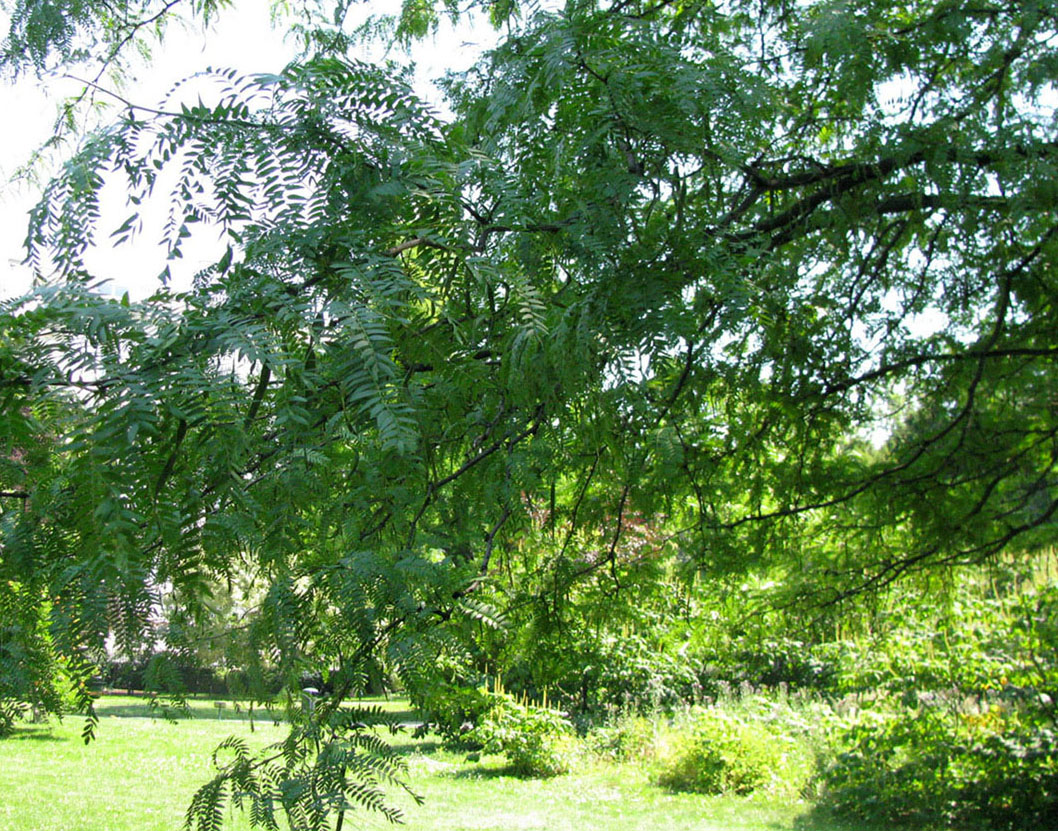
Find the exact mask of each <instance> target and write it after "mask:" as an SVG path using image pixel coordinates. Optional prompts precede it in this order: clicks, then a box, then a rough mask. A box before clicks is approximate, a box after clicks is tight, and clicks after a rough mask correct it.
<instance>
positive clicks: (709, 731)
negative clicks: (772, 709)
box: [658, 707, 812, 795]
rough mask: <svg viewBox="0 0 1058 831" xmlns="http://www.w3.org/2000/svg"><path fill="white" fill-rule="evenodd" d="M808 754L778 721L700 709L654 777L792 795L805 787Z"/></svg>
mask: <svg viewBox="0 0 1058 831" xmlns="http://www.w3.org/2000/svg"><path fill="white" fill-rule="evenodd" d="M811 769H812V764H811V754H810V753H809V752H808V750H807V748H806V747H805V746H804V744H803V742H801V741H800V740H799V738H798V737H796V736H793V735H790V734H788V733H786V732H784V731H782V730H781V729H779V728H778V726H777V725H774V724H768V723H766V722H764V721H763V720H757V719H755V718H754V719H750V718H746V717H745V716H743V715H740V714H738V713H735V712H733V711H729V710H724V709H721V708H716V707H713V708H710V709H707V710H699V711H697V712H696V713H695V715H694V718H693V722H692V724H691V729H689V730H688V731H685V732H681V733H677V734H676V737H675V747H674V748H672V749H671V750H670V751H669V752H668V753H667V754H666V758H665V759H664V760H663V761H662V763H661V769H660V772H659V775H658V783H659V784H660V785H662V786H664V787H668V788H671V789H673V790H677V791H692V792H694V793H703V794H738V795H745V794H750V793H753V792H755V791H760V790H766V791H768V792H771V793H776V794H779V793H782V794H786V795H795V794H798V793H800V791H801V790H802V789H803V788H804V787H805V785H806V784H807V782H808V779H809V776H810V772H811Z"/></svg>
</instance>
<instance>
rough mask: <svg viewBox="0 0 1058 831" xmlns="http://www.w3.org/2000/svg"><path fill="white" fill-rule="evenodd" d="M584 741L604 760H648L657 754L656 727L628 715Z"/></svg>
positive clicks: (648, 720)
mask: <svg viewBox="0 0 1058 831" xmlns="http://www.w3.org/2000/svg"><path fill="white" fill-rule="evenodd" d="M585 740H586V742H587V743H588V746H589V749H590V750H591V751H592V752H593V753H595V754H596V755H597V756H600V757H602V758H605V759H610V760H612V761H618V762H624V761H628V760H630V759H640V760H641V759H647V758H651V757H653V756H654V754H655V752H656V745H657V727H656V726H655V722H654V721H652V720H651V719H649V718H647V717H645V716H640V715H634V714H629V715H624V716H621V717H620V718H618V719H617V720H616V721H614V723H612V724H609V725H606V726H604V727H597V728H595V729H593V730H591V731H590V732H589V733H588V734H587V736H586V737H585Z"/></svg>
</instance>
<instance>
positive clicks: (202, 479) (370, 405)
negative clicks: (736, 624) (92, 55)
mask: <svg viewBox="0 0 1058 831" xmlns="http://www.w3.org/2000/svg"><path fill="white" fill-rule="evenodd" d="M90 5H91V4H86V5H85V8H88V7H89V6H90ZM127 5H129V6H130V8H131V7H132V5H133V4H127ZM426 5H427V4H421V3H408V4H407V8H406V12H405V16H404V18H403V19H402V21H401V25H402V26H403V28H401V29H399V30H398V31H400V32H404V33H410V34H411V35H414V34H421V33H422V32H424V31H426V30H427V29H428V28H429V25H430V22H431V21H432V20H434V19H436V17H435V16H436V12H434V11H433V10H432V9H428V8H426ZM38 6H40V7H41V8H44V7H47V8H49V9H59V8H60V6H59V5H53V4H19V5H18V9H20V10H22V11H25V10H27V9H30V8H33V9H36V8H37V7H38ZM78 8H81V6H80V5H79V6H78ZM93 8H94V6H93ZM209 8H210V7H207V6H202V8H201V9H198V8H197V7H196V11H199V12H201V13H206V12H207V11H209ZM153 9H154V7H153V6H151V5H150V4H144V5H143V9H141V10H140V11H139V12H138V13H140V14H141V15H149V14H151V13H152V12H153ZM489 9H490V10H491V12H492V14H493V17H494V19H495V20H496V21H497V22H504V21H505V22H506V25H507V27H508V34H507V36H506V37H505V38H504V39H503V41H502V42H501V44H500V45H499V46H498V47H497V48H496V49H495V50H493V51H491V52H490V53H488V54H487V55H485V56H484V57H483V58H482V59H481V61H480V62H479V63H478V64H477V65H476V66H475V67H474V68H473V69H471V70H470V71H469V72H467V73H464V74H462V75H458V76H453V77H450V78H448V79H447V80H446V82H445V91H446V93H447V95H448V105H449V107H450V108H451V112H452V115H451V116H450V117H441V116H439V115H437V114H436V112H435V111H434V109H433V107H432V106H431V105H430V104H428V103H425V102H423V101H421V100H419V99H418V98H417V97H416V96H415V95H414V94H413V92H412V91H411V89H410V87H409V86H408V84H407V83H406V81H405V80H403V79H402V76H401V74H400V73H399V72H397V71H395V70H393V69H391V68H389V67H386V66H377V65H368V64H365V63H362V62H359V61H357V60H356V59H355V58H354V57H352V55H353V54H355V53H354V52H352V51H346V47H347V46H348V45H349V41H348V39H346V38H343V37H339V36H338V35H339V34H340V33H339V32H336V31H332V32H331V33H330V34H331V36H329V37H328V36H324V35H326V34H327V33H326V31H325V30H323V29H321V30H319V31H318V34H319V35H320V36H319V37H316V38H315V39H314V40H313V42H314V43H315V44H316V45H317V48H316V50H315V51H314V52H312V53H311V54H308V55H306V57H305V58H304V59H303V60H300V61H298V62H296V63H294V64H292V65H291V66H289V67H287V68H286V69H284V70H283V71H281V72H280V73H278V74H274V75H262V76H251V77H242V76H239V75H238V74H236V73H234V72H227V71H217V72H216V73H215V75H214V80H215V81H216V85H217V90H218V92H217V95H216V99H215V100H214V101H212V102H211V103H208V104H204V103H198V104H196V105H187V106H184V107H183V108H181V109H176V110H174V111H171V112H169V111H164V110H163V111H160V110H157V109H153V108H146V107H144V108H140V107H135V106H133V107H129V108H128V109H126V110H125V111H124V112H123V113H121V114H120V115H118V116H117V117H116V119H115V121H114V122H113V124H112V125H111V126H110V127H109V128H107V129H105V130H101V131H99V132H97V133H95V134H93V135H91V136H89V137H87V138H86V139H85V141H84V143H83V146H82V148H81V149H80V151H79V152H78V153H77V155H76V156H74V157H73V158H72V159H71V160H70V161H69V162H68V163H67V164H66V166H65V167H64V169H63V170H62V172H61V173H60V175H58V176H57V177H56V178H55V180H54V181H53V182H52V183H51V184H50V185H49V187H48V189H47V191H46V192H45V194H44V198H43V199H42V201H41V203H40V205H39V206H38V207H37V209H36V210H35V211H34V213H33V215H32V218H31V226H30V235H29V262H30V263H31V264H32V265H33V267H34V268H36V269H37V270H38V273H39V274H40V275H41V278H40V285H39V288H37V289H36V290H34V291H33V292H31V293H30V294H29V295H27V296H26V297H24V298H20V299H18V300H14V301H8V302H5V303H4V304H3V306H2V307H0V317H2V320H0V332H3V335H2V338H3V340H2V342H0V395H2V398H0V401H2V407H0V437H2V441H3V442H4V449H3V454H2V455H3V463H2V467H0V476H2V477H3V478H2V479H0V484H2V487H3V499H2V510H3V515H2V533H3V537H2V542H0V545H2V548H0V593H3V592H8V593H11V592H13V594H12V595H11V596H12V598H13V599H12V600H11V602H17V603H21V604H22V606H20V608H22V607H24V606H26V603H27V602H28V603H29V607H28V608H29V609H30V610H31V611H33V614H32V615H30V617H31V618H32V617H33V615H36V616H38V617H39V616H40V615H44V616H45V617H46V618H47V620H48V621H50V628H48V627H45V628H46V629H47V631H48V635H47V638H46V641H47V642H46V643H41V642H40V637H38V635H39V633H40V632H41V631H42V629H41V627H40V626H37V627H36V628H33V627H27V626H22V627H21V628H17V627H16V628H17V632H16V631H15V630H12V632H13V633H14V634H11V635H8V634H4V635H2V638H4V640H0V662H3V661H6V662H7V663H6V664H0V666H4V667H5V668H6V667H8V666H13V665H15V664H16V663H17V661H15V660H14V659H12V658H10V657H7V656H10V655H13V654H14V652H13V651H12V649H13V647H12V646H9V645H7V644H14V643H15V642H16V641H18V643H23V642H25V643H30V642H33V643H37V645H38V646H41V648H44V647H46V650H49V651H50V652H49V654H54V655H55V656H56V657H61V658H63V660H64V661H65V662H66V665H67V666H70V667H73V666H78V667H90V664H91V659H92V656H93V654H95V653H94V650H98V649H100V648H101V646H102V640H103V637H104V635H105V633H106V632H107V631H115V632H119V633H121V639H122V642H123V643H126V644H128V645H129V646H130V647H131V646H132V645H134V644H136V643H138V642H140V641H142V640H143V638H144V637H145V633H146V632H147V631H148V630H149V628H150V618H151V613H152V609H155V608H156V607H157V605H158V597H159V594H160V593H162V592H176V593H178V595H179V597H180V598H182V602H183V603H185V604H187V606H188V608H193V607H194V606H195V604H200V603H204V602H205V601H207V600H208V587H209V585H210V582H211V581H215V580H218V579H227V578H230V577H232V576H233V575H236V574H240V575H245V574H252V575H253V576H254V578H255V579H256V580H257V581H259V584H260V585H262V586H263V600H262V601H261V602H260V604H259V605H257V606H256V607H255V608H254V609H252V610H251V614H250V615H249V620H250V622H251V625H252V627H253V628H252V642H253V643H254V645H255V648H256V649H257V650H258V652H259V654H260V655H261V656H263V657H264V659H266V660H269V661H273V662H275V663H276V664H278V665H279V666H281V667H282V668H283V669H284V671H286V672H288V673H290V674H291V677H293V675H294V674H296V673H297V672H299V671H301V670H302V669H304V668H306V667H322V668H325V669H327V670H329V671H330V670H333V671H334V673H335V677H336V679H337V683H336V684H335V688H336V691H337V693H336V694H338V695H340V694H342V693H345V692H348V691H349V690H351V689H353V688H355V686H356V684H357V683H358V679H359V678H360V675H361V673H362V669H363V662H364V660H365V659H366V658H367V656H368V655H369V654H371V653H374V652H379V651H381V652H383V653H385V655H386V656H387V661H388V663H389V665H391V666H394V667H396V668H398V669H399V671H400V672H402V673H404V675H405V677H406V679H407V680H408V681H409V683H414V679H415V676H416V674H417V673H423V672H426V671H428V669H429V668H430V667H433V666H435V665H436V661H437V656H438V655H439V654H442V653H444V651H445V650H452V649H458V638H453V637H452V636H455V635H458V632H459V629H460V627H461V626H463V625H464V623H465V621H466V620H467V619H468V618H469V619H479V620H485V621H491V620H492V619H493V618H494V616H495V613H496V611H497V609H495V608H493V607H492V606H490V604H488V603H486V602H484V598H486V597H488V596H489V595H488V588H489V585H490V580H491V578H492V575H493V574H494V573H495V572H496V570H497V569H503V568H509V567H510V565H511V562H512V561H517V558H518V557H520V556H521V554H520V553H519V552H520V550H521V548H520V546H521V545H522V543H523V542H524V541H525V540H526V539H527V538H528V535H529V533H530V532H531V533H532V534H533V535H535V536H533V539H540V538H541V535H542V536H543V537H546V538H547V540H546V544H545V542H541V543H540V545H541V548H540V551H546V552H547V555H546V556H541V557H539V558H538V560H537V561H536V564H535V566H534V568H535V569H537V573H538V574H547V575H550V578H549V579H550V583H549V585H551V586H552V588H553V591H554V594H555V597H556V598H557V597H559V596H560V595H561V593H562V591H564V590H565V587H568V586H569V585H570V584H572V583H573V582H574V581H577V580H581V581H597V582H598V583H599V584H600V586H602V587H603V588H604V589H605V590H606V591H613V592H620V591H621V589H622V586H623V582H622V581H623V580H624V579H626V576H627V568H626V566H627V563H626V562H623V561H622V556H623V555H622V552H625V551H626V550H627V548H628V545H629V538H630V537H632V536H636V535H638V534H639V530H640V529H641V526H642V523H643V522H644V518H647V520H646V521H647V523H648V524H649V525H651V526H652V527H653V528H655V529H661V532H660V533H656V532H652V533H651V535H650V537H651V539H652V540H654V543H652V544H655V543H656V544H657V545H659V546H662V545H664V546H668V547H669V548H670V549H672V550H676V551H678V553H679V557H680V558H681V559H682V561H683V562H685V563H687V564H688V566H689V567H690V568H693V569H695V570H698V571H699V572H701V573H703V574H705V575H713V574H727V573H731V572H739V571H746V570H752V569H755V568H760V567H763V566H769V567H774V568H780V569H782V570H784V571H785V573H786V576H787V579H786V581H785V585H786V586H787V591H788V592H789V594H790V599H791V601H796V602H824V601H828V600H833V599H834V598H835V597H839V596H841V595H842V594H844V593H848V592H857V591H862V590H864V589H869V588H872V587H876V586H879V585H884V584H886V583H887V582H889V581H892V580H894V579H896V578H897V577H899V576H900V575H901V574H904V573H906V572H908V571H910V570H916V569H920V568H925V567H929V566H931V565H935V564H938V563H946V562H947V563H950V562H972V561H980V560H982V559H985V558H987V557H989V556H991V555H994V554H995V553H997V552H1000V551H1004V550H1024V549H1031V548H1033V547H1035V546H1040V545H1044V544H1049V543H1053V541H1054V538H1055V519H1054V515H1055V510H1056V508H1058V500H1056V496H1058V493H1056V479H1055V474H1056V459H1058V439H1056V432H1058V411H1056V409H1055V390H1056V389H1058V378H1056V365H1055V359H1056V357H1058V341H1056V337H1058V335H1056V333H1058V320H1056V316H1058V310H1056V308H1055V298H1056V296H1058V274H1056V271H1055V265H1056V262H1055V258H1056V256H1058V243H1056V241H1055V231H1056V228H1058V224H1056V223H1058V216H1056V206H1058V200H1056V197H1055V195H1056V190H1055V189H1056V184H1055V183H1056V182H1058V176H1056V170H1055V164H1056V160H1058V145H1056V143H1055V140H1056V127H1055V119H1054V101H1055V86H1054V85H1055V78H1056V74H1058V60H1056V58H1058V55H1056V52H1055V37H1056V36H1058V31H1056V23H1058V16H1056V12H1058V7H1056V6H1055V4H1054V3H1053V2H1049V0H1031V1H1030V0H1025V2H1014V3H1011V2H1003V3H994V4H992V3H984V4H976V5H972V6H967V5H966V4H961V3H951V2H946V0H923V1H922V2H907V3H892V2H888V0H886V2H881V0H878V1H877V2H872V1H871V0H857V2H831V1H830V0H819V2H810V3H802V4H789V3H786V2H772V0H765V2H759V0H756V1H755V2H753V3H748V2H741V0H730V2H724V3H711V2H665V0H655V2H629V0H623V1H621V2H588V1H587V0H570V2H568V3H567V4H566V5H565V7H564V8H563V9H562V10H560V11H555V12H545V11H540V10H537V9H536V8H535V6H534V4H532V3H526V4H524V5H523V6H522V7H521V8H520V9H518V8H515V7H514V6H510V7H508V4H498V3H497V4H490V5H489ZM159 11H160V9H159ZM339 11H340V10H339ZM519 14H520V16H519ZM29 19H30V18H27V17H25V15H22V16H20V14H19V13H16V15H15V17H14V18H13V20H14V24H13V27H14V28H13V29H12V34H11V36H10V38H9V41H8V44H9V50H8V60H9V62H10V61H11V60H15V59H17V58H18V57H19V56H18V54H17V52H16V51H13V50H14V46H12V45H17V44H18V42H19V41H18V40H17V37H20V36H21V35H20V33H22V32H27V31H29V30H28V29H26V28H25V27H26V25H27V24H26V20H29ZM335 19H338V20H341V14H338V15H337V16H336V18H335ZM85 20H88V18H87V17H84V18H83V19H82V18H79V17H77V16H76V15H72V16H67V17H65V18H64V25H68V26H71V27H74V29H71V31H73V30H75V29H76V30H77V31H94V30H93V29H92V28H91V26H90V27H89V30H84V29H83V27H82V29H77V27H78V26H80V25H81V24H82V23H83V22H84V21H85ZM92 20H93V21H94V20H95V18H93V19H92ZM20 26H21V27H23V28H21V29H20V28H19V27H20ZM92 26H95V23H94V22H93V23H92ZM63 31H65V30H63ZM106 31H110V30H106ZM113 31H114V32H118V31H123V30H120V29H115V30H113ZM34 37H44V38H45V39H44V40H41V41H39V43H38V45H37V46H35V47H34V49H35V50H36V51H32V50H31V51H30V52H28V53H26V54H27V55H28V56H29V57H30V59H31V60H32V61H34V62H36V63H38V64H41V62H42V61H44V57H40V58H38V57H34V56H37V55H39V56H47V55H48V54H58V56H59V57H60V58H62V59H66V58H67V57H68V55H69V53H68V52H67V51H64V50H65V49H66V44H67V43H68V42H72V41H71V40H70V37H72V35H70V36H67V35H65V34H64V35H62V36H59V35H54V36H53V35H50V34H47V33H46V36H40V35H35V36H34ZM47 38H51V40H48V39H47ZM111 39H112V40H113V36H112V38H111ZM108 42H110V41H108ZM118 42H120V41H118ZM49 50H57V52H49ZM114 181H120V182H121V183H122V186H123V187H124V188H126V190H127V193H128V194H129V202H130V206H131V207H130V211H131V212H132V216H130V217H129V218H128V219H127V220H126V221H124V222H122V219H123V217H121V216H118V217H112V216H107V215H103V214H102V212H101V208H100V204H101V203H100V191H101V189H102V187H103V185H104V183H105V182H114ZM161 190H165V191H167V192H166V193H160V192H156V191H161ZM166 198H170V204H171V212H170V222H169V224H168V226H167V229H166V233H167V241H166V244H167V245H168V249H169V252H170V256H171V257H174V258H175V257H179V256H180V253H181V246H182V244H183V242H184V241H185V240H186V239H187V238H188V236H189V235H191V234H192V233H195V232H196V229H200V228H211V229H213V232H214V233H216V232H218V231H219V232H220V233H221V234H223V235H224V236H225V237H226V240H227V244H228V247H227V251H226V253H225V254H224V256H223V257H222V258H221V259H220V260H219V261H218V262H217V263H216V264H215V265H214V266H213V267H211V268H208V269H206V270H205V271H203V272H202V273H200V274H199V275H198V276H197V278H196V280H195V283H194V286H193V288H192V289H191V290H189V291H186V292H176V291H174V290H172V289H170V288H169V287H168V286H167V285H166V284H164V283H163V285H162V287H161V288H160V289H159V291H158V292H157V293H156V294H155V295H154V296H152V297H151V298H149V299H148V300H146V301H144V302H142V303H129V302H114V301H110V300H104V299H100V298H99V297H97V296H96V295H94V294H93V293H92V291H91V286H92V285H93V283H94V282H95V281H97V280H98V279H100V278H105V277H106V275H105V274H98V273H92V272H91V271H90V270H89V269H88V268H87V266H86V265H85V262H84V255H85V252H86V250H87V249H88V247H89V246H90V245H91V244H92V241H93V239H94V236H95V235H96V234H97V233H106V234H109V233H111V232H113V233H115V234H116V235H117V236H118V237H119V238H122V237H125V236H127V235H128V234H129V233H131V231H132V229H134V228H135V226H136V222H137V214H138V212H139V210H140V207H141V206H142V205H143V204H144V203H145V202H147V201H148V200H152V199H166ZM46 274H52V275H53V276H51V277H47V278H45V277H44V275H46ZM12 587H13V588H12ZM5 598H7V594H0V603H3V602H7V601H6V599H5ZM26 598H29V600H28V601H27V600H26ZM556 602H557V601H556ZM20 619H21V618H18V620H20ZM3 631H4V632H6V631H7V630H3ZM34 633H37V635H35V634H34ZM34 638H37V640H34ZM176 646H178V644H174V647H176ZM5 650H6V651H5ZM5 671H6V670H5ZM87 671H88V670H87V669H84V670H81V675H82V676H83V674H84V672H87ZM4 677H6V676H4ZM78 677H81V676H78ZM343 770H344V768H343ZM247 787H249V786H248V785H247ZM200 807H201V806H200ZM325 814H326V812H325ZM325 819H326V815H324V818H323V819H321V820H320V821H321V822H323V821H325Z"/></svg>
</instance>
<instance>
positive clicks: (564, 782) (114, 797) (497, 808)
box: [0, 696, 838, 831]
mask: <svg viewBox="0 0 1058 831" xmlns="http://www.w3.org/2000/svg"><path fill="white" fill-rule="evenodd" d="M371 703H373V704H374V703H380V704H382V706H384V707H385V709H387V710H388V711H390V712H395V713H398V714H400V715H404V709H405V707H406V705H405V704H404V703H403V702H399V701H391V702H377V701H372V702H371ZM225 704H226V706H225V707H224V708H221V709H218V708H217V707H216V706H215V702H213V701H210V700H194V701H192V702H191V714H190V715H191V717H190V718H186V719H183V720H180V721H179V722H177V723H175V724H174V723H170V722H167V721H166V720H164V719H162V718H161V717H159V716H158V714H157V713H156V712H154V711H152V710H151V708H150V707H149V706H148V705H147V704H146V703H145V701H144V700H143V699H139V698H133V697H123V696H122V697H111V696H108V697H105V698H103V699H102V700H101V701H100V702H99V706H98V709H99V713H100V717H101V718H100V724H99V730H98V739H97V740H96V741H95V742H93V743H92V744H90V745H88V746H85V745H84V744H83V742H82V741H81V739H80V731H81V727H82V720H81V719H79V718H68V719H66V720H65V721H64V722H63V723H62V724H51V725H23V726H20V727H19V728H18V730H17V731H16V733H15V734H14V736H12V737H11V738H10V739H7V740H4V741H0V831H38V829H40V831H44V829H47V830H48V831H52V829H67V830H68V831H177V829H179V828H180V827H181V826H182V823H183V817H184V812H185V810H186V808H187V805H188V803H189V801H190V799H191V795H192V794H193V793H194V791H195V790H196V789H197V788H198V787H199V786H200V785H201V784H203V783H204V782H205V781H206V780H207V778H208V777H209V775H210V771H211V760H210V754H211V753H212V751H213V748H214V747H215V746H216V745H217V744H218V743H219V742H220V741H221V740H222V739H224V738H225V737H226V736H228V735H231V734H233V733H234V734H237V735H239V736H242V737H244V738H246V739H247V740H248V741H250V742H251V743H253V744H254V745H259V746H260V745H265V744H267V743H269V742H272V741H275V740H277V739H279V738H281V737H282V735H283V733H284V729H283V727H282V726H281V725H280V726H279V727H276V726H274V725H273V724H272V722H271V721H270V720H269V719H268V718H267V716H266V717H265V718H261V716H262V715H265V714H264V713H263V712H261V711H257V712H255V731H254V732H253V733H251V732H250V725H249V721H248V718H247V713H246V710H245V708H240V711H239V712H236V711H235V708H234V707H233V704H232V702H230V701H228V702H225ZM407 715H408V716H409V717H410V713H409V714H407ZM394 744H395V745H396V746H397V747H398V748H399V749H400V750H401V752H402V753H404V754H405V756H406V758H407V760H408V765H409V768H410V773H411V783H412V786H413V787H414V788H415V789H416V791H417V792H419V793H420V794H421V795H422V796H424V797H425V798H426V803H425V804H424V805H423V806H421V807H419V806H416V805H415V804H414V803H413V802H412V800H411V799H410V798H408V797H406V796H404V797H400V796H395V797H394V801H395V802H396V803H398V804H399V805H400V806H401V807H402V808H403V809H404V810H405V814H406V816H407V824H406V826H404V827H405V828H407V829H408V831H442V829H443V830H444V831H471V830H473V831H501V829H502V831H535V829H541V831H543V829H547V830H548V831H565V830H566V829H570V830H571V831H572V829H593V830H594V829H597V830H598V831H619V830H620V831H663V830H664V831H714V830H715V831H720V829H731V831H783V830H784V829H798V831H838V829H837V828H836V827H830V826H827V827H826V828H823V827H822V826H818V825H809V824H806V810H807V806H805V805H803V804H796V803H795V804H776V803H774V802H768V801H765V800H745V799H735V798H709V797H702V796H696V795H693V794H675V793H670V792H668V791H665V790H663V789H661V788H658V787H657V786H655V785H653V784H652V783H651V781H650V777H649V774H648V772H647V771H646V770H644V769H642V768H641V767H640V766H637V765H636V764H634V763H624V764H608V763H597V764H589V765H584V766H582V767H581V768H580V769H578V770H577V771H576V772H575V773H572V774H570V775H568V776H562V777H558V778H555V779H550V780H524V779H517V778H514V777H511V776H509V775H507V774H506V772H505V764H504V761H503V759H502V758H500V757H485V758H484V759H483V760H482V761H480V762H471V761H468V760H467V759H466V757H465V754H462V753H453V752H450V751H446V750H444V749H442V748H440V746H439V745H438V743H437V742H436V741H431V740H429V739H427V740H423V741H417V740H412V739H411V738H410V737H409V736H406V735H398V736H397V737H396V738H395V739H394ZM358 819H359V820H360V822H358V823H354V824H353V825H350V824H349V823H347V824H346V826H347V827H365V828H379V829H380V828H384V827H387V828H388V827H390V826H389V825H388V824H387V823H386V822H385V821H384V820H383V819H382V818H381V817H376V816H370V815H365V816H361V817H358ZM227 827H229V828H231V829H246V828H248V827H249V824H248V822H247V821H246V819H245V817H243V816H242V815H240V814H239V812H238V811H236V812H234V814H233V815H232V817H231V822H230V823H229V825H228V826H227Z"/></svg>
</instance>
